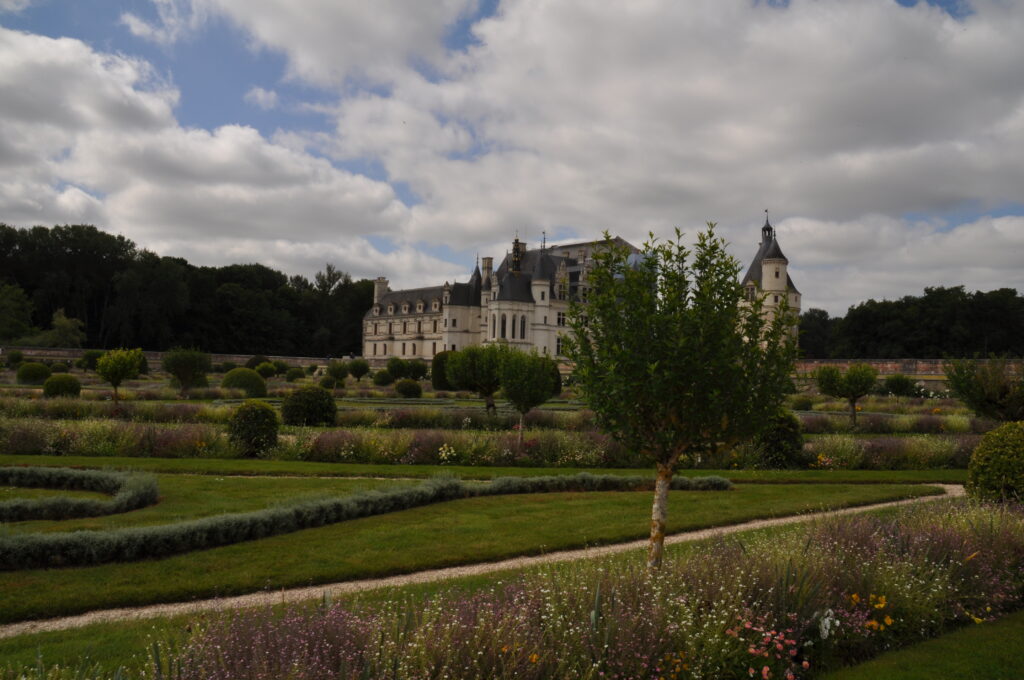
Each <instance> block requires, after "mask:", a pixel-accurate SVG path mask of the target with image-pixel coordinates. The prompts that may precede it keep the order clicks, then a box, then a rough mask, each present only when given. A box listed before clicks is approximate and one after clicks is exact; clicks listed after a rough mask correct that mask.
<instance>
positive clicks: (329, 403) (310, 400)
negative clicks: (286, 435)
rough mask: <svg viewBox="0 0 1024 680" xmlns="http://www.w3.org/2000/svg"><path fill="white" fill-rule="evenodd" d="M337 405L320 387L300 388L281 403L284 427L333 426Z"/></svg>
mask: <svg viewBox="0 0 1024 680" xmlns="http://www.w3.org/2000/svg"><path fill="white" fill-rule="evenodd" d="M337 415H338V405H337V404H335V403H334V397H332V396H331V393H330V392H328V391H327V390H325V389H324V388H322V387H314V386H312V385H311V386H309V387H300V388H299V389H297V390H295V391H294V392H292V393H291V394H289V395H288V396H287V397H285V398H284V400H283V401H282V402H281V418H282V419H283V420H284V424H285V425H333V424H334V419H335V418H336V417H337Z"/></svg>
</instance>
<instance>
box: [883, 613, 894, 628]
mask: <svg viewBox="0 0 1024 680" xmlns="http://www.w3.org/2000/svg"><path fill="white" fill-rule="evenodd" d="M882 620H883V621H885V625H887V626H891V625H892V617H891V616H888V615H886V617H885V618H884V619H882Z"/></svg>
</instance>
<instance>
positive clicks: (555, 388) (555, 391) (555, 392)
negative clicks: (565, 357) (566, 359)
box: [549, 359, 562, 398]
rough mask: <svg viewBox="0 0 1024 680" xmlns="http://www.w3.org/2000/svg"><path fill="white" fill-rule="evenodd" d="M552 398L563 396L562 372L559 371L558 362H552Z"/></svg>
mask: <svg viewBox="0 0 1024 680" xmlns="http://www.w3.org/2000/svg"><path fill="white" fill-rule="evenodd" d="M549 370H550V371H551V397H552V398H555V397H560V396H562V372H561V371H560V370H559V369H558V362H557V361H555V360H553V359H552V360H551V367H550V369H549Z"/></svg>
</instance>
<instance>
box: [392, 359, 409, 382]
mask: <svg viewBox="0 0 1024 680" xmlns="http://www.w3.org/2000/svg"><path fill="white" fill-rule="evenodd" d="M387 368H388V373H390V374H391V377H393V378H394V379H395V380H400V379H401V378H407V377H409V364H408V362H406V361H405V359H400V358H398V357H391V358H390V359H388V363H387Z"/></svg>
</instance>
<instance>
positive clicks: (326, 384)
mask: <svg viewBox="0 0 1024 680" xmlns="http://www.w3.org/2000/svg"><path fill="white" fill-rule="evenodd" d="M337 386H338V381H337V380H335V379H334V377H333V376H330V375H325V376H324V377H322V378H320V387H322V388H324V389H325V390H333V389H334V388H335V387H337Z"/></svg>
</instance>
